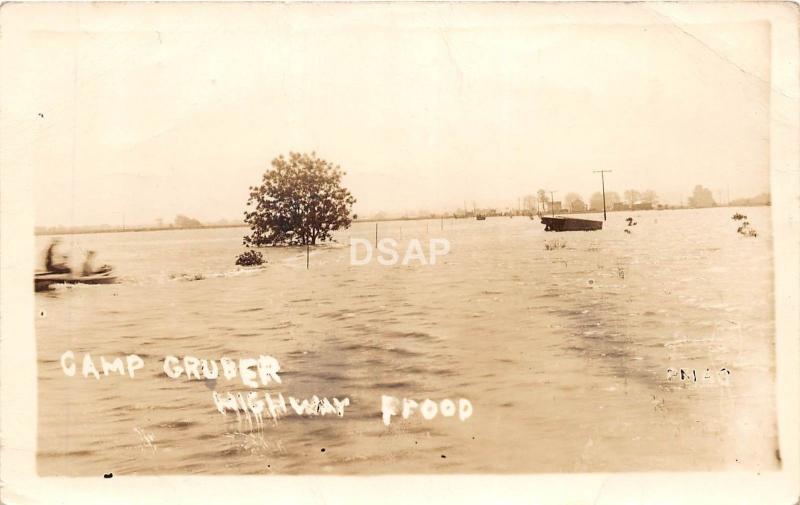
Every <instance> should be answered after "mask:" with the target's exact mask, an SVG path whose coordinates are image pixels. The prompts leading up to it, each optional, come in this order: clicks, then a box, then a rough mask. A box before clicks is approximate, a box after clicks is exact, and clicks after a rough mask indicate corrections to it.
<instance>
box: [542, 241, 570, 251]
mask: <svg viewBox="0 0 800 505" xmlns="http://www.w3.org/2000/svg"><path fill="white" fill-rule="evenodd" d="M565 247H567V243H566V242H564V241H563V240H559V239H555V240H553V241H550V242H548V241H547V240H545V241H544V249H545V251H552V250H555V249H564V248H565Z"/></svg>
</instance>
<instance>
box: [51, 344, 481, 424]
mask: <svg viewBox="0 0 800 505" xmlns="http://www.w3.org/2000/svg"><path fill="white" fill-rule="evenodd" d="M95 360H97V361H95ZM218 361H219V362H218ZM218 361H217V360H215V359H201V358H196V357H194V356H184V357H183V358H178V357H176V356H165V357H164V359H163V360H162V365H163V370H164V375H166V376H167V377H168V378H170V379H180V378H181V377H185V378H186V379H188V380H198V381H201V380H202V381H205V380H209V381H210V380H217V379H220V378H224V379H226V380H228V381H231V380H234V379H236V378H237V377H238V378H239V379H240V380H241V382H242V385H243V386H245V387H247V388H249V390H245V391H244V392H235V393H231V392H228V393H224V394H220V393H218V392H216V391H212V393H211V394H212V397H213V400H214V405H215V406H216V408H217V410H218V411H219V412H220V413H221V414H222V415H224V416H226V415H228V413H230V412H232V413H234V414H236V416H237V417H238V416H239V415H241V414H244V415H246V416H250V415H253V416H255V417H256V419H264V418H267V417H269V418H272V419H278V418H280V417H282V416H285V415H289V414H291V413H294V414H296V415H298V416H325V415H336V416H338V417H344V414H345V408H346V407H348V406H349V405H350V399H349V398H343V399H341V400H340V399H339V398H331V399H328V398H327V397H322V398H320V397H319V396H317V395H313V396H312V397H311V398H296V397H294V396H288V402H287V398H286V397H284V396H283V393H272V394H270V393H269V392H262V393H261V395H259V393H258V392H256V391H253V389H257V388H259V387H262V386H271V385H274V384H282V380H281V377H280V375H279V374H278V372H279V371H280V364H279V363H278V360H277V359H275V358H273V357H272V356H266V355H261V356H259V357H258V358H241V359H231V358H226V357H222V358H220V359H219V360H218ZM60 362H61V369H62V370H63V372H64V374H65V375H66V376H68V377H76V376H83V378H84V379H88V378H89V377H90V376H92V377H94V378H95V379H96V380H100V379H101V378H103V377H109V376H112V375H117V376H123V377H129V378H130V379H135V378H136V371H137V370H141V369H142V368H144V366H145V363H144V360H143V359H142V358H141V357H140V356H138V355H136V354H128V355H125V356H123V357H119V356H117V357H113V358H107V357H105V356H99V357H97V358H93V357H92V356H91V354H88V353H86V354H83V357H82V358H81V359H78V358H76V356H75V353H74V352H73V351H66V352H64V353H63V354H62V355H61V360H60ZM79 362H80V374H79V373H78V367H79V365H78V363H79ZM472 413H473V406H472V403H471V402H470V401H469V400H467V399H465V398H459V399H458V400H457V401H453V400H451V399H449V398H445V399H443V400H441V401H438V402H437V401H433V400H431V399H425V400H423V401H422V402H417V401H416V400H413V399H410V398H402V399H401V398H398V397H395V396H391V395H381V418H382V419H383V423H384V424H385V425H387V426H388V425H389V424H391V419H392V417H394V416H398V415H399V416H401V417H402V418H403V419H408V418H410V417H412V416H414V415H420V416H421V417H422V418H423V419H425V420H431V419H433V418H435V417H437V416H438V415H441V416H442V417H451V418H454V419H455V418H458V419H459V420H461V421H466V420H467V419H469V418H470V417H471V416H472Z"/></svg>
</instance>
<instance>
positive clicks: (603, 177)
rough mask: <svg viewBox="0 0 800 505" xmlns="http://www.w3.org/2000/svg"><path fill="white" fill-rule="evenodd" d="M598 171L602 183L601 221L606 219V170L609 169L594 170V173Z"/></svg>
mask: <svg viewBox="0 0 800 505" xmlns="http://www.w3.org/2000/svg"><path fill="white" fill-rule="evenodd" d="M598 172H600V181H601V182H602V184H603V221H605V220H606V177H605V175H606V172H611V170H594V173H598Z"/></svg>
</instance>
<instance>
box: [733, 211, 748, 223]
mask: <svg viewBox="0 0 800 505" xmlns="http://www.w3.org/2000/svg"><path fill="white" fill-rule="evenodd" d="M731 219H733V220H734V221H741V220H742V219H747V216H745V215H744V214H739V213H738V212H737V213H736V214H734V215H733V217H731Z"/></svg>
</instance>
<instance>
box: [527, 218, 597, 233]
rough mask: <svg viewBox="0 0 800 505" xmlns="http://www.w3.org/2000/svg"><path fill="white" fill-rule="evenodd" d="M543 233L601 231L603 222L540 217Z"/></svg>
mask: <svg viewBox="0 0 800 505" xmlns="http://www.w3.org/2000/svg"><path fill="white" fill-rule="evenodd" d="M541 219H542V224H543V225H545V226H544V231H592V230H602V229H603V222H602V221H594V220H592V219H576V218H574V217H563V216H553V217H545V216H542V217H541Z"/></svg>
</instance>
